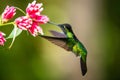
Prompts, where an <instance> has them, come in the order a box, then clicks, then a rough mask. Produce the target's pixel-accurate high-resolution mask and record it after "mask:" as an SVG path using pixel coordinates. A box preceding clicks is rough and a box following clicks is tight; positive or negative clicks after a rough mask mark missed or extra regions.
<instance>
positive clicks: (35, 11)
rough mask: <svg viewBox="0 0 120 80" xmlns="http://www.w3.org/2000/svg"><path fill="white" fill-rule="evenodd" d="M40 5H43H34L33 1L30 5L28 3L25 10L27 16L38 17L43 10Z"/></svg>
mask: <svg viewBox="0 0 120 80" xmlns="http://www.w3.org/2000/svg"><path fill="white" fill-rule="evenodd" d="M42 5H43V4H42V3H38V4H36V1H35V0H34V1H33V2H32V3H29V4H28V6H27V8H26V12H27V15H28V16H29V17H31V18H34V17H36V16H37V15H40V13H41V11H42V10H43V8H41V7H42Z"/></svg>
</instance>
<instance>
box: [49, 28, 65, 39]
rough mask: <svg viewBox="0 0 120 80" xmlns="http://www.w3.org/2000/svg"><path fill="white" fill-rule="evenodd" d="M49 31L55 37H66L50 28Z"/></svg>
mask: <svg viewBox="0 0 120 80" xmlns="http://www.w3.org/2000/svg"><path fill="white" fill-rule="evenodd" d="M50 33H51V34H52V35H53V36H55V37H60V38H66V35H65V34H64V33H61V32H57V31H53V30H50Z"/></svg>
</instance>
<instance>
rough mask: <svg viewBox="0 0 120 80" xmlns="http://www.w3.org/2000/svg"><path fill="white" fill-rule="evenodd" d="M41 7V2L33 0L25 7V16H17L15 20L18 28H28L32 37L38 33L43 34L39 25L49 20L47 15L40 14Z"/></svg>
mask: <svg viewBox="0 0 120 80" xmlns="http://www.w3.org/2000/svg"><path fill="white" fill-rule="evenodd" d="M41 7H42V3H36V1H33V2H32V3H29V4H28V6H27V8H26V16H22V17H18V18H17V19H16V20H15V23H16V24H17V26H18V27H19V28H20V29H22V30H28V31H29V32H30V33H31V34H32V35H33V36H34V37H36V36H37V35H38V34H39V33H40V34H43V31H42V28H41V27H40V26H39V25H40V24H45V23H47V22H48V21H49V18H48V17H47V16H45V15H41V14H40V13H41V12H42V10H43V8H41Z"/></svg>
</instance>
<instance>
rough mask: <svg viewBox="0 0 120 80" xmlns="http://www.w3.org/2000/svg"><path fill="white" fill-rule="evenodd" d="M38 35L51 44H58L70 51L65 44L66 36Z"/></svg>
mask: <svg viewBox="0 0 120 80" xmlns="http://www.w3.org/2000/svg"><path fill="white" fill-rule="evenodd" d="M40 36H41V37H43V38H45V39H47V40H48V41H50V42H52V43H53V44H55V45H58V46H60V47H62V48H64V49H65V50H67V51H70V49H69V47H68V46H67V44H66V41H67V38H59V37H49V36H42V35H40Z"/></svg>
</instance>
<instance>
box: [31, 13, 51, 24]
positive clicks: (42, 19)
mask: <svg viewBox="0 0 120 80" xmlns="http://www.w3.org/2000/svg"><path fill="white" fill-rule="evenodd" d="M33 20H34V21H36V22H38V23H40V24H45V23H47V22H48V21H49V18H48V17H47V16H45V15H38V16H36V17H34V18H33Z"/></svg>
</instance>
